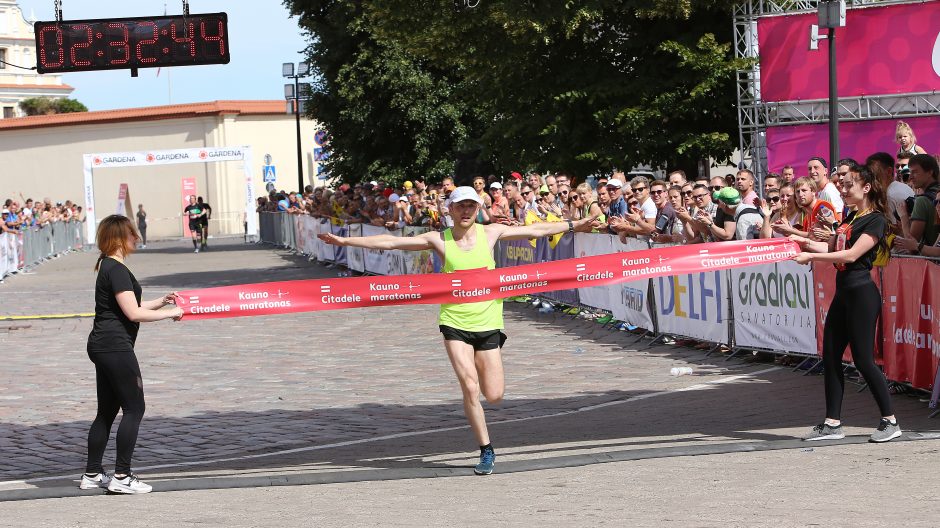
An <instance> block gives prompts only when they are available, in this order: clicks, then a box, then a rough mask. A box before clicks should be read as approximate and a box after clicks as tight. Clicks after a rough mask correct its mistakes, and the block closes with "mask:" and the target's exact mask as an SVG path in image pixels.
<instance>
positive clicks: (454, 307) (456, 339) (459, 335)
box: [318, 187, 597, 475]
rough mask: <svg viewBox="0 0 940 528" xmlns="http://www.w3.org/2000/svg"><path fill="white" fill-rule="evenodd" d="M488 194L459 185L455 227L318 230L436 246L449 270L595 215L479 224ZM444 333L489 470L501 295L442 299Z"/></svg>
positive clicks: (474, 265)
mask: <svg viewBox="0 0 940 528" xmlns="http://www.w3.org/2000/svg"><path fill="white" fill-rule="evenodd" d="M482 205H483V199H482V198H480V195H479V194H478V193H477V192H476V191H475V190H474V189H473V188H472V187H458V188H456V189H455V190H454V191H453V192H452V193H451V195H450V199H449V205H448V208H449V210H450V214H451V216H452V217H453V219H454V227H452V228H448V229H445V230H444V231H443V232H436V231H432V232H429V233H424V234H422V235H418V236H414V237H396V236H392V235H376V236H369V237H352V238H344V237H338V236H336V235H332V234H321V235H318V236H319V237H320V239H321V240H323V241H324V242H327V243H329V244H334V245H337V246H352V247H361V248H366V249H383V250H389V249H402V250H409V251H423V250H433V251H435V252H436V253H437V254H438V255H440V256H441V258H443V259H444V273H453V272H455V271H463V270H473V269H481V268H486V269H494V268H495V267H496V263H495V261H494V260H493V247H494V246H495V245H496V242H498V241H500V240H523V239H530V238H539V237H545V236H551V235H556V234H559V233H564V232H565V231H569V232H575V231H590V230H591V229H593V228H594V227H596V226H595V225H594V224H595V220H596V218H597V217H596V216H593V215H592V216H591V217H588V218H584V219H581V220H577V221H571V220H568V221H566V222H547V223H546V222H542V223H536V224H533V225H527V226H507V225H503V224H488V225H485V226H484V225H480V224H477V222H476V219H477V212H478V210H479V208H480V207H481V206H482ZM438 323H439V325H440V330H441V333H442V334H443V336H444V349H445V350H446V351H447V355H448V357H449V358H450V363H451V366H453V368H454V373H455V374H456V375H457V381H458V382H459V383H460V389H461V392H462V393H463V408H464V413H465V414H466V416H467V421H469V422H470V428H471V429H472V430H473V434H474V436H475V437H476V440H477V442H478V443H479V445H480V462H479V464H477V465H476V467H474V469H473V471H474V472H475V473H476V474H478V475H489V474H490V473H492V472H493V467H494V464H495V463H496V452H495V451H494V450H493V446H492V444H491V443H490V437H489V432H488V430H487V427H486V420H485V418H484V416H483V406H482V405H481V404H480V394H481V393H482V394H483V397H485V398H486V401H488V402H489V403H499V402H500V401H501V400H502V399H503V391H504V389H505V382H504V378H503V362H502V358H501V355H500V349H501V348H502V346H503V344H504V343H505V342H506V335H505V334H504V333H503V328H504V326H503V302H502V299H496V300H492V301H482V302H466V303H459V304H442V305H441V312H440V317H439V319H438Z"/></svg>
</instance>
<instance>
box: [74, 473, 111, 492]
mask: <svg viewBox="0 0 940 528" xmlns="http://www.w3.org/2000/svg"><path fill="white" fill-rule="evenodd" d="M110 483H111V477H109V476H108V474H107V473H96V474H95V476H93V477H89V476H88V474H87V473H85V474H82V482H81V484H79V485H78V487H79V489H83V490H89V489H98V488H104V489H107V488H108V484H110Z"/></svg>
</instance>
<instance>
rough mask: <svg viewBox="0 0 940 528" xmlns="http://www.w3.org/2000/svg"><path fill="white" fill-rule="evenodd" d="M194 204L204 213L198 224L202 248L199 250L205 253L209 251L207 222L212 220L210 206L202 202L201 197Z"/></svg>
mask: <svg viewBox="0 0 940 528" xmlns="http://www.w3.org/2000/svg"><path fill="white" fill-rule="evenodd" d="M196 203H197V204H198V205H200V206H202V210H203V211H205V213H206V214H204V215H203V216H202V218H201V219H200V222H201V223H202V233H201V234H200V239H201V240H202V247H201V248H200V249H202V250H203V251H205V250H206V249H209V220H212V206H211V205H209V204H208V203H206V202H204V201H202V196H200V197H199V198H197V199H196Z"/></svg>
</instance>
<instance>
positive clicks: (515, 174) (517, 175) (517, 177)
mask: <svg viewBox="0 0 940 528" xmlns="http://www.w3.org/2000/svg"><path fill="white" fill-rule="evenodd" d="M509 176H511V177H512V179H514V180H521V179H522V175H521V174H519V173H518V172H510V173H509Z"/></svg>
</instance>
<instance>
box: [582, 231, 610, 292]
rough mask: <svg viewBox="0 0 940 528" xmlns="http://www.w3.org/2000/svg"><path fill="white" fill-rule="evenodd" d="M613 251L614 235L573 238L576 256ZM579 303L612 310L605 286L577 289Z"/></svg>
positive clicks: (589, 255)
mask: <svg viewBox="0 0 940 528" xmlns="http://www.w3.org/2000/svg"><path fill="white" fill-rule="evenodd" d="M613 252H614V237H613V236H612V235H604V234H597V235H589V236H578V237H575V239H574V254H575V256H576V257H592V256H595V255H607V254H610V253H613ZM578 297H579V299H580V303H581V304H583V305H584V306H591V307H593V308H600V309H601V310H612V309H613V304H612V303H611V299H610V292H609V291H607V288H599V287H594V288H584V287H582V288H581V289H579V290H578Z"/></svg>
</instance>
